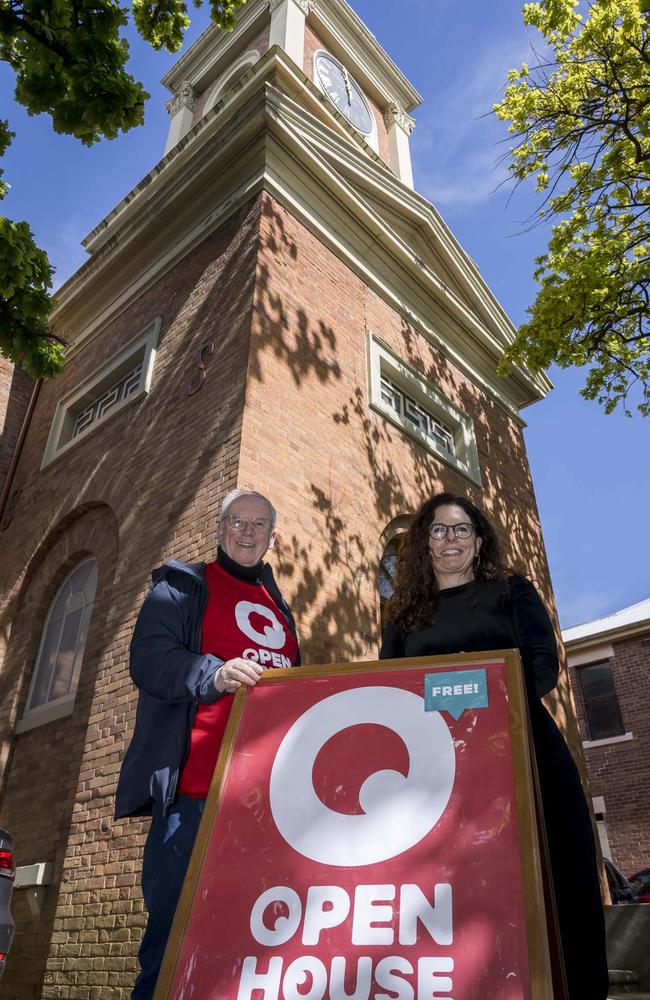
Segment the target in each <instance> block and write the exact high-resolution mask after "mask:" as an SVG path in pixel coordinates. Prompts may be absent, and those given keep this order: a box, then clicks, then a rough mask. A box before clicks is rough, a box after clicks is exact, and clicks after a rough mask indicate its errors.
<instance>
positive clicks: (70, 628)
mask: <svg viewBox="0 0 650 1000" xmlns="http://www.w3.org/2000/svg"><path fill="white" fill-rule="evenodd" d="M96 589H97V560H96V559H84V560H83V562H81V563H79V564H78V565H77V566H75V568H74V569H73V570H72V572H70V573H68V575H67V576H66V578H65V580H64V581H63V583H62V584H61V586H60V587H59V589H58V591H57V593H56V595H55V597H54V600H53V601H52V603H51V605H50V608H49V611H48V613H47V617H46V619H45V625H44V626H43V633H42V635H41V644H40V647H39V650H38V656H37V657H36V664H35V666H34V672H33V674H32V682H31V685H30V688H29V694H28V696H27V704H26V705H25V713H24V715H23V718H22V719H21V721H20V723H19V724H18V726H17V727H16V731H17V732H21V731H23V730H25V729H32V728H33V727H34V726H38V725H42V724H43V723H45V722H52V721H54V719H60V718H62V717H63V716H64V715H69V714H70V713H71V712H72V707H73V704H74V699H75V695H76V692H77V684H78V682H79V673H80V670H81V662H82V660H83V654H84V648H85V645H86V636H87V635H88V626H89V625H90V616H91V614H92V610H93V601H94V600H95V591H96Z"/></svg>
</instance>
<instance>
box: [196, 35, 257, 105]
mask: <svg viewBox="0 0 650 1000" xmlns="http://www.w3.org/2000/svg"><path fill="white" fill-rule="evenodd" d="M259 60H260V54H259V52H258V51H257V49H249V50H248V52H245V53H244V55H243V56H241V58H240V59H238V60H237V62H235V63H233V64H232V66H231V67H230V69H229V70H228V74H227V76H225V77H224V78H223V80H220V81H219V83H218V84H217V85H216V87H215V88H214V90H213V91H212V93H211V94H210V95H209V97H208V99H207V101H206V102H205V107H204V109H203V114H204V115H207V113H208V111H212V109H213V107H214V106H215V104H216V103H217V102H218V101H220V100H221V98H222V97H223V95H224V94H225V93H226V91H227V90H230V88H231V87H234V85H235V84H236V83H237V80H239V79H241V77H242V76H244V74H245V73H247V72H248V70H249V69H250V68H251V67H252V66H255V64H256V63H258V62H259Z"/></svg>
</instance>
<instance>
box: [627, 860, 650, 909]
mask: <svg viewBox="0 0 650 1000" xmlns="http://www.w3.org/2000/svg"><path fill="white" fill-rule="evenodd" d="M629 882H630V885H631V886H632V888H633V889H634V891H635V892H636V899H637V902H638V903H650V868H644V869H643V871H640V872H637V873H636V875H631V876H630V879H629Z"/></svg>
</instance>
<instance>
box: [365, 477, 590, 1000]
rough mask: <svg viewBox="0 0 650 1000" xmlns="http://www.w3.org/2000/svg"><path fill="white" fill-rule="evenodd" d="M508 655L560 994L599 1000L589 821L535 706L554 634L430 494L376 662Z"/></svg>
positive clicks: (499, 562) (416, 521)
mask: <svg viewBox="0 0 650 1000" xmlns="http://www.w3.org/2000/svg"><path fill="white" fill-rule="evenodd" d="M511 648H518V649H519V652H520V654H521V659H522V663H523V670H524V679H525V684H526V693H527V700H528V706H529V709H530V722H531V730H532V736H533V744H534V747H535V757H536V760H537V770H538V774H539V782H540V789H541V795H542V804H543V808H544V824H545V827H546V834H547V840H548V847H549V855H550V861H551V869H552V873H553V883H554V887H555V899H556V904H557V911H558V921H559V926H560V935H561V939H562V948H563V952H564V962H565V968H566V973H567V980H568V984H569V996H570V998H571V1000H605V998H606V997H607V992H608V984H609V979H608V975H607V959H606V954H605V924H604V916H603V906H602V901H601V896H600V886H599V881H598V868H597V861H596V851H595V846H594V840H593V832H592V826H591V820H590V817H589V812H588V809H587V804H586V802H585V797H584V793H583V790H582V784H581V781H580V776H579V774H578V770H577V768H576V766H575V763H574V761H573V758H572V757H571V754H570V752H569V749H568V747H567V745H566V743H565V742H564V739H563V737H562V734H561V733H560V731H559V729H558V728H557V726H556V725H555V723H554V722H553V720H552V718H551V716H550V715H549V713H548V712H547V711H546V709H545V708H544V705H543V704H542V701H541V698H542V697H543V696H544V695H545V694H548V692H549V691H551V690H552V689H553V688H554V687H555V685H556V683H557V678H558V670H559V661H558V653H557V645H556V641H555V633H554V631H553V626H552V624H551V621H550V619H549V617H548V614H547V612H546V609H545V607H544V605H543V604H542V601H541V599H540V597H539V595H538V593H537V591H536V590H535V588H534V587H533V585H532V584H531V583H530V582H529V581H528V580H527V579H526V578H525V577H523V576H519V575H517V574H516V573H513V572H512V571H510V570H509V569H508V568H507V567H506V566H505V565H504V563H503V559H502V556H501V552H500V547H499V542H498V539H497V536H496V534H495V531H494V529H493V528H492V525H491V524H490V522H489V521H488V519H487V518H486V517H485V515H484V514H483V513H482V511H480V510H479V509H478V507H475V506H474V504H472V503H470V502H469V501H468V500H466V499H465V498H464V497H457V496H452V495H451V494H449V493H439V494H437V495H436V496H433V497H431V499H430V500H427V501H426V502H425V503H424V504H423V505H422V506H421V507H420V509H419V511H418V512H417V513H416V514H415V516H414V518H413V521H412V523H411V525H410V527H409V529H408V531H407V532H406V534H405V535H404V537H403V539H402V543H401V546H400V549H399V553H398V557H397V568H396V574H395V580H394V592H393V595H392V597H391V598H390V601H389V605H388V624H387V626H386V629H385V631H384V636H383V642H382V647H381V652H380V657H381V658H382V659H394V658H401V657H406V656H408V657H414V656H426V655H433V654H437V653H460V652H465V653H470V652H481V651H483V650H490V649H511ZM578 886H579V887H580V888H579V890H578V889H577V887H578Z"/></svg>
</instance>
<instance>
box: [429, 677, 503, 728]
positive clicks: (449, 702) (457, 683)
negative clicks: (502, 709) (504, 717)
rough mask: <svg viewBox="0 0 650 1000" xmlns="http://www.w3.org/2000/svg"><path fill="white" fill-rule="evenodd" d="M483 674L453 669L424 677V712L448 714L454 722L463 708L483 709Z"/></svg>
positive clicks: (486, 692)
mask: <svg viewBox="0 0 650 1000" xmlns="http://www.w3.org/2000/svg"><path fill="white" fill-rule="evenodd" d="M487 707H488V689H487V673H486V670H485V668H484V667H482V668H481V669H480V670H453V671H449V673H439V674H425V675H424V710H425V712H449V714H450V715H451V716H453V717H454V719H456V721H458V720H459V719H460V717H461V715H462V714H463V712H464V711H465V709H466V708H487Z"/></svg>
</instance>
